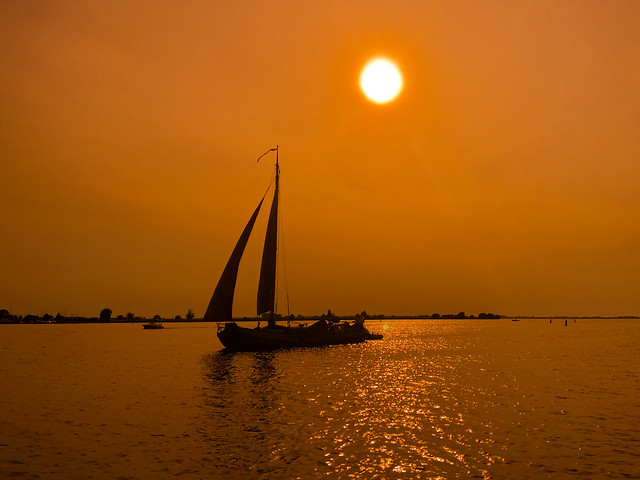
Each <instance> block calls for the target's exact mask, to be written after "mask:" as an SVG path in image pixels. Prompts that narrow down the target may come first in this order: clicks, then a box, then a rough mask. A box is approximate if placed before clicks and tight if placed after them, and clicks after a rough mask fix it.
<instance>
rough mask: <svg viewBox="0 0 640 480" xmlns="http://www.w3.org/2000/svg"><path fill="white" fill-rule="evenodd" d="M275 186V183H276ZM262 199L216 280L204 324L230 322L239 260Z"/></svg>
mask: <svg viewBox="0 0 640 480" xmlns="http://www.w3.org/2000/svg"><path fill="white" fill-rule="evenodd" d="M276 185H277V183H276ZM263 201H264V197H263V198H262V200H260V203H259V204H258V207H257V208H256V211H255V212H253V215H252V216H251V218H250V219H249V223H247V226H246V227H244V230H243V231H242V235H240V238H239V239H238V243H236V246H235V248H234V249H233V253H232V254H231V257H230V258H229V261H228V262H227V266H226V267H224V271H223V272H222V275H221V276H220V280H218V285H216V289H215V290H214V291H213V296H212V297H211V301H210V302H209V306H208V307H207V311H206V312H205V314H204V321H206V322H209V321H211V322H230V321H231V320H232V313H231V311H232V308H233V294H234V291H235V289H236V279H237V277H238V266H239V265H240V259H241V258H242V254H243V253H244V248H245V247H246V246H247V241H248V240H249V236H250V235H251V230H253V224H254V223H256V218H257V217H258V212H259V211H260V207H261V206H262V202H263Z"/></svg>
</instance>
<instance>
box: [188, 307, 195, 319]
mask: <svg viewBox="0 0 640 480" xmlns="http://www.w3.org/2000/svg"><path fill="white" fill-rule="evenodd" d="M186 316H187V320H193V317H194V316H195V314H194V313H193V310H191V309H189V310H187V315H186Z"/></svg>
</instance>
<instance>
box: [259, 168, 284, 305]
mask: <svg viewBox="0 0 640 480" xmlns="http://www.w3.org/2000/svg"><path fill="white" fill-rule="evenodd" d="M279 183H280V167H279V166H278V164H277V163H276V188H275V192H274V194H273V203H272V204H271V212H270V213H269V223H268V224H267V234H266V236H265V239H264V250H263V251H262V266H261V267H260V282H259V283H258V315H262V314H263V313H266V312H271V313H275V298H276V264H277V248H278V193H279V188H280V185H279Z"/></svg>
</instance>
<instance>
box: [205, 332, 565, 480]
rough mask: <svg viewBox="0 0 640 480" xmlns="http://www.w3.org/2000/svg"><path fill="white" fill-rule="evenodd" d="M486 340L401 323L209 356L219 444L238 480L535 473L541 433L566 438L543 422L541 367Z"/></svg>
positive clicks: (209, 394) (550, 440)
mask: <svg viewBox="0 0 640 480" xmlns="http://www.w3.org/2000/svg"><path fill="white" fill-rule="evenodd" d="M478 328H480V327H478ZM463 330H464V335H462V334H461V333H460V332H461V331H463ZM483 342H485V339H484V338H482V337H481V336H479V335H474V331H473V330H472V329H470V327H469V324H464V323H456V322H451V323H442V322H441V323H438V322H432V323H427V322H422V323H410V322H405V323H400V322H398V323H397V324H389V328H388V330H387V332H386V333H385V338H384V340H382V341H380V342H368V343H366V344H362V345H350V346H336V347H329V348H321V349H306V350H305V349H302V350H290V351H280V352H273V353H271V354H254V353H248V354H234V355H231V356H229V357H227V356H224V355H221V354H220V355H217V356H215V355H214V356H211V357H210V358H209V359H208V362H209V363H208V365H207V368H206V372H207V373H206V378H207V382H208V385H209V387H208V388H207V390H206V392H205V401H206V402H207V403H208V405H209V406H210V411H209V414H210V421H209V423H210V424H211V425H212V428H210V429H208V431H209V432H210V433H209V435H210V440H211V441H212V443H213V444H214V445H215V448H217V452H218V454H219V455H220V457H221V458H222V457H223V456H225V455H226V457H227V458H230V459H231V461H230V464H231V465H234V468H233V469H232V470H230V471H233V472H234V475H235V476H236V477H237V478H254V477H252V475H256V474H257V475H259V476H264V477H265V478H278V476H279V475H284V473H285V472H290V471H291V470H290V466H291V465H295V471H296V472H300V473H299V475H300V477H301V478H309V477H315V476H327V477H329V478H398V479H400V478H429V479H434V478H447V479H450V478H496V476H497V477H500V474H496V472H499V473H500V472H505V471H508V472H509V474H507V476H506V478H537V474H539V473H541V470H540V469H543V465H542V464H539V463H538V464H534V463H532V462H531V460H530V452H535V451H540V449H541V448H542V447H541V444H540V442H539V441H536V438H539V437H540V436H544V438H545V442H546V443H547V445H549V446H548V447H546V448H552V447H554V446H555V445H556V444H557V443H558V442H560V441H561V440H562V439H563V438H565V437H564V436H563V435H564V434H558V435H557V438H555V439H554V436H553V435H549V434H548V433H546V432H547V429H548V427H546V426H545V425H544V422H547V423H548V422H549V420H548V417H543V418H544V420H542V421H541V423H542V424H541V425H538V424H536V421H535V420H534V419H535V418H538V417H536V416H537V415H539V414H540V410H541V407H540V406H539V405H537V403H536V402H539V401H540V400H539V397H536V396H535V388H536V385H535V384H534V383H531V382H530V381H529V383H527V382H528V380H527V378H529V377H530V378H535V375H536V373H535V370H532V369H531V368H529V367H528V366H526V365H525V364H524V363H523V364H521V366H520V367H519V368H520V370H518V369H513V368H511V365H509V363H504V361H503V362H502V363H501V361H499V360H497V359H496V358H495V356H496V350H495V349H492V348H487V347H486V346H485V345H484V343H483ZM504 348H509V346H508V345H507V346H505V347H504ZM505 358H507V357H505ZM509 361H511V360H507V362H509ZM518 372H519V373H518ZM525 374H526V375H525ZM527 376H528V377H527ZM221 397H224V401H222V400H220V398H221ZM556 403H557V404H563V405H564V400H563V399H562V398H558V399H557V400H556ZM563 412H564V415H565V416H566V410H564V409H562V408H557V410H555V411H552V412H551V414H552V415H553V414H556V415H557V416H563ZM213 425H215V429H214V427H213ZM214 430H215V431H217V432H224V434H222V433H219V434H215V433H213V434H212V433H211V432H212V431H214ZM551 458H561V457H558V456H557V455H556V456H552V457H551ZM243 469H244V470H243ZM241 471H246V472H249V473H250V474H248V475H247V476H245V477H242V474H241V473H239V472H241ZM532 472H533V473H532ZM285 476H286V475H285Z"/></svg>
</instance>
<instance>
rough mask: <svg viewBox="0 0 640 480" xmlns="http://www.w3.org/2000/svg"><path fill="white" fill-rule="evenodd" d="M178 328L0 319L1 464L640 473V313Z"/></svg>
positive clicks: (172, 469) (95, 468)
mask: <svg viewBox="0 0 640 480" xmlns="http://www.w3.org/2000/svg"><path fill="white" fill-rule="evenodd" d="M166 326H167V328H165V329H164V330H158V331H145V330H143V329H142V327H141V326H140V325H128V324H116V325H2V326H0V402H1V405H2V410H1V411H0V477H3V478H4V477H8V476H14V477H16V478H38V477H40V478H168V477H174V476H179V477H181V478H194V479H195V478H238V479H244V478H246V479H255V478H270V479H280V478H302V479H304V478H319V477H329V478H381V479H382V478H386V479H392V478H399V479H400V478H402V479H406V478H425V479H427V478H433V479H436V478H441V479H449V478H505V479H511V478H519V479H522V478H531V479H539V478H552V479H556V478H558V479H560V478H576V479H578V478H580V479H582V478H594V479H600V478H640V401H639V400H638V398H640V377H639V366H638V365H639V362H638V359H639V358H640V341H639V339H640V321H636V320H578V321H577V322H576V323H573V321H572V320H570V321H569V324H568V326H566V327H565V326H564V321H560V320H554V323H552V324H549V321H548V320H522V321H520V322H511V321H510V320H504V319H503V320H477V321H473V320H468V321H467V320H451V321H449V320H424V321H423V320H420V321H418V320H411V321H407V320H393V321H383V322H378V321H369V322H368V326H369V328H370V329H371V330H373V331H380V332H382V333H384V334H385V338H384V339H383V340H382V341H376V342H368V343H366V344H363V345H348V346H333V347H329V348H318V349H299V350H289V351H277V352H271V353H236V354H230V353H225V352H223V351H221V346H220V344H219V343H218V341H217V339H216V337H215V326H212V325H210V324H186V325H180V324H166Z"/></svg>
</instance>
